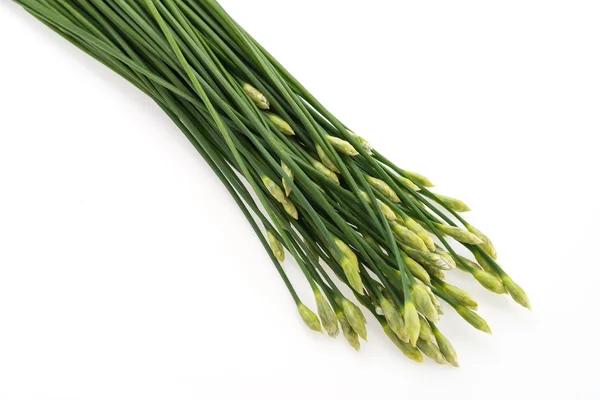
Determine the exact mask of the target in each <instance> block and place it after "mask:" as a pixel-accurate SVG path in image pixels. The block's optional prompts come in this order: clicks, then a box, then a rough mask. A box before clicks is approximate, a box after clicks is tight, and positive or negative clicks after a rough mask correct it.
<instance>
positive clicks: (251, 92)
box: [242, 83, 270, 110]
mask: <svg viewBox="0 0 600 400" xmlns="http://www.w3.org/2000/svg"><path fill="white" fill-rule="evenodd" d="M242 88H243V89H244V92H246V94H247V95H248V97H250V99H251V100H252V101H253V102H254V104H255V105H256V107H258V108H260V109H261V110H268V109H269V108H270V104H269V100H267V98H266V97H265V95H264V94H262V93H261V92H259V91H258V89H256V88H255V87H254V86H252V85H250V84H249V83H244V85H243V86H242Z"/></svg>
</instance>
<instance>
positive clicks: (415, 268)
mask: <svg viewBox="0 0 600 400" xmlns="http://www.w3.org/2000/svg"><path fill="white" fill-rule="evenodd" d="M400 255H401V256H402V261H404V264H405V265H406V267H407V268H408V270H409V271H410V273H411V274H413V276H414V277H415V278H417V279H419V280H420V281H422V282H427V283H430V282H431V277H430V276H429V274H428V273H427V271H426V270H425V268H423V266H422V265H421V264H419V263H418V262H416V261H415V260H413V259H412V258H410V257H409V256H408V255H407V254H406V253H405V252H401V253H400Z"/></svg>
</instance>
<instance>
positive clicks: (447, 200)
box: [436, 194, 471, 212]
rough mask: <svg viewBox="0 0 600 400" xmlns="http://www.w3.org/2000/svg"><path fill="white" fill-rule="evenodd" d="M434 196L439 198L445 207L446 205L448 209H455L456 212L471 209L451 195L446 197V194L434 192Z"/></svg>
mask: <svg viewBox="0 0 600 400" xmlns="http://www.w3.org/2000/svg"><path fill="white" fill-rule="evenodd" d="M436 197H437V198H438V199H440V201H441V202H442V203H443V204H445V205H446V207H448V208H449V209H451V210H453V211H456V212H466V211H471V209H470V208H469V206H468V205H466V204H465V203H463V202H462V201H460V200H458V199H455V198H452V197H448V196H442V195H441V194H436Z"/></svg>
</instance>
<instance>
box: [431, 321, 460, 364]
mask: <svg viewBox="0 0 600 400" xmlns="http://www.w3.org/2000/svg"><path fill="white" fill-rule="evenodd" d="M433 335H434V336H435V341H436V342H437V345H438V348H439V349H440V352H441V353H442V355H443V356H444V358H445V359H446V361H448V362H449V363H450V365H453V366H455V367H458V366H459V365H458V355H457V354H456V351H455V350H454V347H452V343H450V341H449V340H448V339H447V338H446V336H444V335H443V334H442V332H440V330H439V329H437V328H433Z"/></svg>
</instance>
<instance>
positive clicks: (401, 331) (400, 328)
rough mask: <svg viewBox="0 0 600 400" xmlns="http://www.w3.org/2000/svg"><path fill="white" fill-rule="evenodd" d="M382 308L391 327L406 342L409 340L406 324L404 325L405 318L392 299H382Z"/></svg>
mask: <svg viewBox="0 0 600 400" xmlns="http://www.w3.org/2000/svg"><path fill="white" fill-rule="evenodd" d="M380 306H381V310H382V311H383V316H384V317H385V320H386V321H387V323H388V325H389V327H390V329H391V330H392V331H393V332H394V333H395V334H396V336H398V338H400V340H403V341H405V342H408V333H407V332H406V326H405V325H404V319H403V318H402V315H400V313H399V312H398V310H397V309H396V307H394V305H393V304H392V302H391V301H389V300H388V299H386V298H385V297H383V298H382V299H381V301H380Z"/></svg>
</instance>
